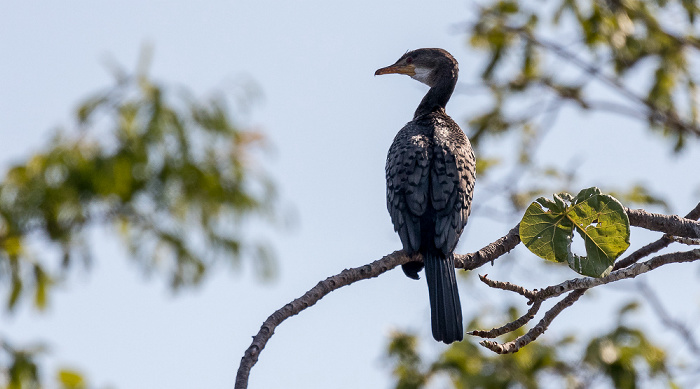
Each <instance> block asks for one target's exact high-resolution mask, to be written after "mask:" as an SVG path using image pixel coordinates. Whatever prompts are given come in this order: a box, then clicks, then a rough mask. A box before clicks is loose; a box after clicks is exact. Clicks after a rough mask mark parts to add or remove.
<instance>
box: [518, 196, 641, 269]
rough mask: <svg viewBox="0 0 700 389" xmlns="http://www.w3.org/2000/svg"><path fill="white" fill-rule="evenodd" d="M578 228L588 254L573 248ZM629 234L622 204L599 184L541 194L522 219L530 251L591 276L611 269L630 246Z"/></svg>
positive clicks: (522, 226)
mask: <svg viewBox="0 0 700 389" xmlns="http://www.w3.org/2000/svg"><path fill="white" fill-rule="evenodd" d="M574 230H575V231H576V232H577V233H578V234H579V235H580V236H581V238H583V241H584V244H585V248H586V256H579V255H576V254H574V253H572V251H571V242H572V241H573V231H574ZM629 237H630V227H629V219H628V218H627V213H625V210H624V208H623V207H622V204H620V203H619V202H618V201H617V200H616V199H615V198H614V197H612V196H609V195H604V194H601V193H600V190H599V189H598V188H588V189H584V190H582V191H581V192H580V193H579V194H578V195H577V196H576V197H572V196H571V195H569V194H559V195H554V200H549V199H546V198H544V197H540V198H538V199H537V200H536V201H535V202H533V203H532V204H530V206H529V207H528V209H527V211H525V215H524V216H523V219H522V221H521V222H520V239H521V240H522V242H523V244H525V247H527V248H528V249H529V250H530V251H532V252H533V253H534V254H536V255H538V256H540V257H542V258H544V259H546V260H549V261H555V262H567V263H568V264H569V267H571V268H572V269H573V270H574V271H576V272H577V273H579V274H583V275H586V276H591V277H604V276H606V275H607V274H608V273H610V271H611V270H612V267H613V264H614V262H615V259H616V258H618V257H619V256H620V255H621V254H622V253H623V252H624V251H625V250H627V247H629Z"/></svg>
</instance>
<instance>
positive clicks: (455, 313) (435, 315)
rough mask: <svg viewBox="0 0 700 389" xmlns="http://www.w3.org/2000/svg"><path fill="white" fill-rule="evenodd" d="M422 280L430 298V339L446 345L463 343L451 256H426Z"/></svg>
mask: <svg viewBox="0 0 700 389" xmlns="http://www.w3.org/2000/svg"><path fill="white" fill-rule="evenodd" d="M423 258H424V261H425V278H426V279H427V280H428V294H429V295H430V317H431V323H432V329H433V337H434V338H435V340H437V341H441V342H445V343H447V344H449V343H452V342H454V341H460V340H462V338H463V336H464V330H463V329H462V305H461V304H460V302H459V293H458V290H457V279H456V277H455V266H454V256H453V255H452V254H450V255H448V256H447V257H445V256H443V255H442V254H441V253H430V252H429V253H426V254H425V255H424V256H423Z"/></svg>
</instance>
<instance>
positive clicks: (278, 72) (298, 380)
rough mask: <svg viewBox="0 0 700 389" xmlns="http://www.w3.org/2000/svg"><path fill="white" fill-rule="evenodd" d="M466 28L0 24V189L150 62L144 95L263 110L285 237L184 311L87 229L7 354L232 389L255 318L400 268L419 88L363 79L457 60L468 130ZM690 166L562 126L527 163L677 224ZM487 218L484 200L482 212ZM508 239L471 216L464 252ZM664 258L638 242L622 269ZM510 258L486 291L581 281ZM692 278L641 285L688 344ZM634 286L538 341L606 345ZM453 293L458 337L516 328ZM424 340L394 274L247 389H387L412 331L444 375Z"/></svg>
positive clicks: (240, 21) (383, 13) (214, 13)
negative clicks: (219, 99)
mask: <svg viewBox="0 0 700 389" xmlns="http://www.w3.org/2000/svg"><path fill="white" fill-rule="evenodd" d="M428 4H429V5H428ZM474 15H475V12H474V9H473V6H471V5H470V4H469V3H468V2H463V1H441V2H431V3H427V2H425V1H413V0H405V1H400V2H399V1H387V2H381V3H378V2H376V1H361V0H358V1H352V2H338V3H336V2H325V1H311V0H309V1H291V2H284V3H282V2H272V1H265V0H262V1H246V2H241V1H238V2H235V1H228V2H224V1H216V2H197V3H194V2H193V3H189V4H188V3H184V2H183V3H178V4H173V3H171V2H165V1H155V2H136V1H121V2H115V3H112V4H106V3H102V2H88V1H62V2H49V3H42V4H38V3H34V2H12V3H8V2H6V3H4V4H2V5H0V55H1V56H2V59H0V118H2V126H0V167H2V168H3V169H5V168H7V166H9V165H10V164H12V163H17V162H21V161H23V160H24V159H26V158H27V157H28V156H29V155H30V153H31V152H34V151H39V150H41V148H42V147H45V146H47V144H48V142H49V139H50V137H51V135H52V134H53V133H54V131H55V130H56V129H57V128H59V127H62V128H71V125H72V124H73V122H72V115H73V112H74V111H75V108H76V107H77V105H78V103H79V102H80V101H81V100H82V99H84V98H86V97H88V96H89V95H90V94H91V93H93V92H96V91H98V90H100V89H101V88H104V87H107V86H109V85H110V84H111V82H112V78H111V75H110V71H109V69H108V67H107V66H106V65H105V63H108V62H110V61H111V62H117V63H119V64H121V65H122V67H123V68H125V69H126V70H130V71H131V70H134V69H135V68H136V64H137V62H138V58H139V56H140V53H141V52H142V48H143V47H144V46H145V45H150V46H151V47H152V48H153V60H152V64H151V66H150V71H149V73H150V74H151V75H152V77H153V78H154V79H156V80H158V81H162V82H164V83H166V84H173V83H174V84H177V85H184V86H187V87H188V88H191V89H192V90H193V91H195V93H197V94H198V95H199V96H207V95H208V94H210V93H214V92H217V91H221V90H224V91H231V90H236V88H237V86H240V85H242V84H246V83H251V82H252V83H253V84H254V85H255V86H256V87H255V89H256V90H258V91H259V92H260V97H259V98H258V99H256V102H255V104H254V105H253V106H252V109H251V110H250V112H249V113H248V114H247V115H245V116H244V117H242V118H241V122H242V123H243V124H245V125H249V126H252V127H255V128H258V129H260V130H262V131H263V132H264V133H265V134H266V135H267V137H268V140H269V145H270V147H269V152H268V153H267V154H266V155H265V161H264V164H263V166H264V167H265V168H266V169H267V170H268V171H269V172H270V174H271V175H272V177H273V178H274V179H275V181H276V183H277V187H278V190H279V193H280V199H281V205H282V209H283V212H284V213H285V215H287V217H288V218H289V219H291V220H292V221H293V222H292V223H291V224H290V227H288V228H281V229H275V230H272V231H269V233H268V237H269V239H270V242H271V244H272V247H273V248H274V250H275V251H276V252H277V263H276V264H277V277H276V278H275V279H274V280H272V281H270V282H261V281H260V279H259V278H258V277H256V275H255V272H254V271H253V268H252V266H250V264H249V263H245V262H244V263H243V266H242V267H241V268H240V269H238V270H237V271H232V270H231V269H230V268H229V267H227V266H224V265H223V264H221V266H219V267H218V268H217V269H216V270H215V271H214V272H213V273H214V274H213V275H212V276H211V277H210V278H209V279H208V280H206V281H205V283H204V284H203V285H202V287H200V288H197V289H195V290H187V291H184V292H182V293H177V294H174V293H172V292H171V291H170V290H169V288H168V286H167V282H166V281H164V280H163V279H162V278H160V277H158V275H157V274H153V275H150V276H148V275H144V274H143V272H142V271H140V269H139V267H138V266H137V265H136V264H135V263H134V262H133V261H130V260H129V259H128V256H127V254H126V250H125V248H124V246H123V242H122V241H121V240H120V239H119V237H118V236H117V234H116V233H115V231H114V230H113V229H110V228H101V229H98V228H96V229H93V230H91V234H90V236H91V238H92V242H93V247H94V258H95V263H94V266H93V267H92V268H91V269H89V270H80V271H77V272H75V273H74V274H73V275H72V276H71V278H70V279H69V280H68V282H66V283H65V284H64V285H62V286H60V287H59V288H58V290H57V291H56V292H55V293H54V294H53V295H52V298H51V302H50V307H49V309H48V310H47V311H46V312H41V313H40V312H36V311H34V310H33V309H31V307H30V306H29V304H24V305H22V306H21V307H20V309H19V310H18V311H17V312H15V313H14V314H8V313H6V312H3V313H0V335H2V336H3V337H7V339H8V340H9V341H11V342H13V344H14V345H15V346H18V347H19V346H25V345H27V344H31V343H32V342H35V341H41V342H43V343H44V344H45V345H46V346H47V348H48V350H49V351H48V354H47V356H46V357H44V358H42V359H41V361H42V362H43V363H44V366H45V367H46V369H45V371H44V373H45V374H47V375H49V376H50V374H52V372H54V371H55V370H56V369H57V368H58V367H70V368H75V369H78V370H80V371H83V372H84V373H85V375H86V377H87V378H88V380H89V382H90V383H91V384H92V385H94V386H95V387H107V386H109V387H115V388H123V389H125V388H171V389H177V388H194V387H199V388H226V387H232V386H233V382H234V378H235V374H236V370H237V368H238V363H239V361H240V358H241V357H242V355H243V352H244V351H245V349H246V348H247V347H248V346H249V344H250V341H251V337H252V336H253V335H254V334H255V333H257V331H258V329H259V327H260V325H261V324H262V322H263V321H264V320H265V318H267V316H268V315H269V314H271V313H272V312H273V311H274V310H276V309H278V308H280V307H282V306H283V305H284V304H286V303H288V302H290V301H291V300H293V299H294V298H296V297H298V296H300V295H301V294H303V293H304V292H305V291H306V290H308V289H310V288H311V287H313V286H314V285H315V284H316V283H317V282H318V281H320V280H322V279H325V278H326V277H328V276H330V275H333V274H337V273H338V272H340V271H341V270H342V269H344V268H348V267H356V266H361V265H363V264H366V263H369V262H371V261H374V260H376V259H378V258H380V257H382V256H383V255H385V254H388V253H390V252H392V251H394V250H396V249H398V248H400V242H399V239H398V236H396V235H395V233H394V232H393V229H392V226H391V222H390V219H389V216H388V213H387V211H386V206H385V198H384V193H385V192H384V190H385V189H384V185H385V183H384V162H385V157H386V152H387V150H388V148H389V145H390V144H391V141H392V139H393V137H394V135H395V134H396V132H397V131H398V130H399V129H400V128H401V127H402V126H403V124H405V123H406V122H407V121H409V120H411V118H412V115H413V111H414V110H415V107H416V106H417V104H418V102H419V101H420V99H421V97H422V96H423V94H424V93H425V92H426V88H425V86H423V85H422V84H419V83H417V82H415V81H413V80H410V79H409V78H407V77H403V76H384V77H377V78H375V77H374V76H373V74H374V71H375V70H376V69H377V68H379V67H383V66H386V65H389V64H391V63H393V62H394V61H395V60H396V59H398V57H400V56H401V55H402V54H403V53H404V52H405V51H406V50H409V49H415V48H419V47H441V48H444V49H446V50H448V51H450V52H451V53H452V54H453V55H454V56H455V57H456V58H457V60H458V61H459V62H460V70H461V73H460V85H459V86H458V90H457V93H456V94H455V96H453V98H452V100H451V102H450V104H449V105H448V107H447V110H448V113H450V114H451V115H452V116H453V118H455V119H456V120H457V121H458V122H460V123H464V121H465V118H466V116H467V114H468V113H472V112H474V111H475V110H476V109H477V108H478V107H481V106H483V105H484V95H481V94H478V93H469V91H470V90H471V89H470V88H466V87H464V86H465V85H468V84H473V83H475V82H476V81H477V76H478V71H479V69H480V67H481V66H483V64H484V61H485V58H484V56H483V55H481V54H479V53H476V52H474V51H473V50H471V49H469V48H468V47H467V45H466V35H465V34H464V33H463V32H462V27H460V26H463V23H464V22H466V21H468V20H471V18H473V17H474ZM463 128H465V126H464V125H463ZM511 146H512V142H511V143H509V141H508V140H507V139H504V140H503V143H502V144H501V143H498V142H497V141H496V142H493V143H492V144H490V145H488V147H489V148H490V150H492V151H494V152H495V151H499V150H504V149H506V148H508V147H511ZM697 146H698V145H697V142H695V143H694V144H693V145H692V146H691V147H690V148H689V150H688V151H686V152H684V153H682V154H680V155H677V156H673V155H671V153H670V147H669V145H668V144H666V143H664V142H663V141H661V142H659V139H658V138H657V137H656V136H652V135H649V134H647V131H645V130H643V128H642V127H641V126H640V125H638V124H635V123H632V122H630V121H627V120H621V119H619V118H615V117H612V116H580V115H578V114H576V113H574V112H573V111H570V110H567V111H565V112H564V115H563V116H562V117H561V118H560V119H559V120H558V122H557V126H556V127H555V130H554V131H552V134H550V135H549V136H548V137H547V138H546V140H545V142H544V144H543V145H542V146H541V148H540V150H542V151H541V152H539V153H538V154H537V157H538V158H542V159H543V160H551V161H557V160H562V158H564V157H566V158H565V159H564V160H568V159H569V158H571V157H576V158H578V159H577V160H579V161H580V163H581V165H580V166H579V173H580V174H581V177H582V180H581V182H582V186H581V187H582V188H585V187H588V186H592V185H599V186H606V185H608V186H611V185H614V184H615V183H616V182H622V183H629V182H643V183H647V184H652V183H653V187H654V188H657V189H658V190H659V191H660V192H662V193H666V194H668V195H672V196H673V197H672V202H671V207H672V209H671V210H672V211H673V212H675V213H681V214H685V213H686V212H687V211H688V210H689V209H691V208H692V207H693V206H694V205H695V204H696V203H697V201H698V200H697V199H698V197H700V187H699V186H698V180H697V174H696V172H697V167H698V166H700V152H699V151H698V147H697ZM487 149H488V148H487ZM632 150H634V151H633V152H631V151H632ZM615 153H617V154H621V153H624V155H625V159H624V160H619V159H617V160H615V161H616V162H617V163H618V164H617V165H616V166H615V168H613V169H611V168H609V163H610V159H605V158H602V157H601V156H603V155H606V154H612V155H615ZM477 157H478V156H477ZM688 178H689V179H688ZM486 200H487V199H485V194H484V193H483V192H482V191H481V190H480V182H479V181H477V186H476V194H475V197H474V202H475V204H478V203H479V202H480V201H481V202H484V201H486ZM656 210H657V211H659V209H656ZM514 224H515V222H512V221H508V222H507V223H503V222H500V221H498V220H492V219H491V218H489V217H488V216H479V215H474V217H472V218H471V219H470V223H469V225H468V227H467V229H466V230H465V233H464V235H463V237H462V239H461V241H460V245H459V246H458V248H457V252H459V253H467V252H472V251H475V250H477V249H478V248H480V247H483V246H484V245H485V244H488V243H490V242H491V241H493V240H495V239H497V238H499V237H500V236H502V235H504V234H506V233H507V231H508V230H509V229H510V228H511V227H512V226H513V225H514ZM657 236H658V234H647V233H645V232H643V231H638V230H636V229H634V230H633V238H632V241H633V247H632V248H634V247H639V246H640V245H641V244H644V243H645V242H648V240H650V239H653V238H655V237H657ZM519 252H520V253H521V254H523V255H519V256H518V257H517V258H518V259H517V262H515V261H510V262H507V263H508V264H507V265H503V266H499V264H500V263H499V262H497V263H496V266H494V267H493V268H491V267H485V268H482V269H480V270H479V273H481V274H484V273H486V272H488V273H489V275H490V276H492V277H493V278H496V279H507V280H511V281H513V282H519V283H521V284H522V285H524V286H527V287H541V286H545V285H547V284H551V283H555V282H558V281H560V280H563V279H564V277H567V276H568V277H572V276H573V274H572V273H565V272H553V273H552V274H542V272H541V271H542V269H543V268H542V267H538V266H535V264H539V263H540V260H539V259H537V258H535V257H534V256H533V255H528V254H526V253H524V251H519ZM504 263H506V261H504ZM499 277H500V278H499ZM697 277H698V266H697V265H695V264H692V265H671V266H669V267H665V268H661V269H659V270H657V271H654V274H653V275H649V276H647V277H646V279H647V280H648V281H650V282H651V283H652V284H653V285H654V287H655V289H656V290H657V291H659V292H660V293H661V295H662V298H663V299H664V300H665V301H667V302H669V307H670V309H671V310H672V311H673V312H674V313H675V314H677V315H678V316H679V317H680V318H681V319H682V320H683V321H685V322H688V323H697V322H700V320H698V319H700V317H699V315H698V310H697V307H698V303H700V293H698V290H697V288H692V289H683V288H678V287H676V286H677V285H688V284H697ZM631 285H632V283H631V282H628V284H620V285H615V286H609V287H605V288H600V290H598V291H593V292H592V293H589V294H590V297H587V298H585V299H584V300H583V301H581V302H579V303H577V304H576V306H574V307H572V308H571V309H569V310H567V311H566V312H565V313H564V314H562V315H561V317H560V318H558V319H557V320H556V321H555V322H554V324H553V325H552V326H551V327H550V330H549V332H548V334H546V335H545V336H549V335H550V333H552V334H563V333H568V332H572V331H576V332H578V333H582V334H597V333H600V332H601V331H604V330H606V329H607V328H609V326H610V325H612V324H613V323H614V321H615V318H614V316H612V313H613V312H615V310H616V308H617V307H618V306H619V305H620V304H621V303H622V302H624V301H627V300H629V299H630V298H631V296H632V293H633V290H634V289H633V286H631ZM669 285H672V286H671V287H669ZM460 291H461V295H462V304H463V306H464V310H465V317H470V316H471V315H472V314H473V313H475V312H485V311H488V310H489V309H493V310H495V311H497V310H498V308H497V307H499V306H501V304H503V303H504V302H510V301H512V302H514V303H518V304H519V306H520V307H521V308H522V309H524V308H526V306H525V305H524V301H522V300H519V299H516V298H513V297H511V296H507V295H504V294H503V293H504V292H498V291H494V290H489V289H488V288H487V287H485V286H484V285H481V284H478V283H476V282H474V277H471V278H469V279H467V280H465V281H464V282H463V283H462V284H461V287H460ZM589 294H587V296H588V295H589ZM683 304H688V305H689V306H690V307H692V309H691V308H688V306H687V305H683ZM635 317H636V318H637V319H638V321H635V322H634V324H636V325H643V326H645V328H648V329H651V330H655V331H657V332H660V333H661V334H659V335H655V338H654V339H657V340H658V341H659V342H662V344H668V345H671V344H672V343H670V342H672V341H673V340H674V337H673V335H672V334H666V335H664V334H663V332H664V331H659V329H660V328H661V327H660V326H659V324H658V323H657V322H656V321H655V319H654V317H653V316H650V315H648V311H647V314H646V315H644V314H642V315H638V316H635ZM429 326H430V319H429V306H428V297H427V288H426V286H425V284H424V281H422V280H421V281H420V282H414V281H411V280H409V279H407V278H406V277H404V276H403V273H402V272H401V271H399V270H396V271H391V272H389V273H386V274H384V275H382V276H381V277H379V278H377V279H373V280H368V281H362V282H360V283H357V284H354V285H352V286H350V287H346V288H343V289H341V290H338V291H336V292H334V293H332V294H330V295H329V296H326V297H325V298H324V299H323V300H321V301H320V302H319V303H318V304H317V305H316V306H314V307H312V308H311V309H308V310H306V311H304V312H302V313H301V314H300V315H298V316H295V317H293V318H291V319H289V320H288V321H286V322H284V323H283V324H282V325H281V326H280V327H278V328H277V330H276V332H275V335H274V336H273V337H272V339H271V340H270V342H269V343H268V345H267V347H266V348H265V349H264V351H263V352H262V354H261V356H260V360H259V362H258V363H257V365H256V366H255V367H254V368H253V370H252V372H251V378H250V384H249V387H250V388H272V387H290V388H293V387H297V388H325V387H333V388H339V389H342V388H386V387H389V385H390V383H391V381H390V375H389V373H390V371H389V368H388V364H387V362H386V361H385V360H384V359H383V357H382V355H383V352H384V350H385V348H386V344H387V341H388V335H389V334H390V333H391V331H392V330H395V329H401V330H411V331H416V332H417V333H419V334H420V335H421V340H422V341H423V343H422V345H423V346H422V347H423V348H424V349H425V350H426V351H428V352H431V353H437V352H439V351H441V350H443V349H444V347H445V346H444V345H442V344H437V343H436V342H433V341H432V338H431V336H430V328H429ZM694 328H696V329H697V325H695V327H694ZM682 352H683V350H682V349H680V351H674V353H679V357H680V356H682V355H681V354H682Z"/></svg>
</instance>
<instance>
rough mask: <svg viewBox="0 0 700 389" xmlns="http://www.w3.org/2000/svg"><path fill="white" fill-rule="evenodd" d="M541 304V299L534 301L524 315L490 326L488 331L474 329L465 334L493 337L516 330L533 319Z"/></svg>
mask: <svg viewBox="0 0 700 389" xmlns="http://www.w3.org/2000/svg"><path fill="white" fill-rule="evenodd" d="M541 306H542V301H535V302H534V303H533V304H532V307H530V309H528V310H527V312H526V313H525V314H524V315H522V316H520V317H519V318H517V319H516V320H513V321H512V322H510V323H507V324H506V325H504V326H502V327H498V328H492V329H491V330H489V331H482V330H474V331H469V332H467V334H469V335H474V336H479V337H482V338H495V337H498V336H501V335H503V334H507V333H509V332H513V331H515V330H517V329H518V328H520V327H522V326H524V325H525V324H527V323H528V322H529V321H530V320H532V319H534V318H535V315H536V314H537V312H538V311H539V310H540V307H541Z"/></svg>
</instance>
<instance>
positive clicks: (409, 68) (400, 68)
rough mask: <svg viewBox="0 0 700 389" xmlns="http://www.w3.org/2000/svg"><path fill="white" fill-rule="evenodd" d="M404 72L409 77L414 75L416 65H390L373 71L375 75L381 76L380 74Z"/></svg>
mask: <svg viewBox="0 0 700 389" xmlns="http://www.w3.org/2000/svg"><path fill="white" fill-rule="evenodd" d="M392 73H396V74H406V75H409V76H411V77H413V76H415V75H416V67H415V65H412V64H411V65H396V64H394V65H391V66H387V67H385V68H381V69H378V70H377V71H376V72H374V75H375V76H381V75H382V74H392Z"/></svg>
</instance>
